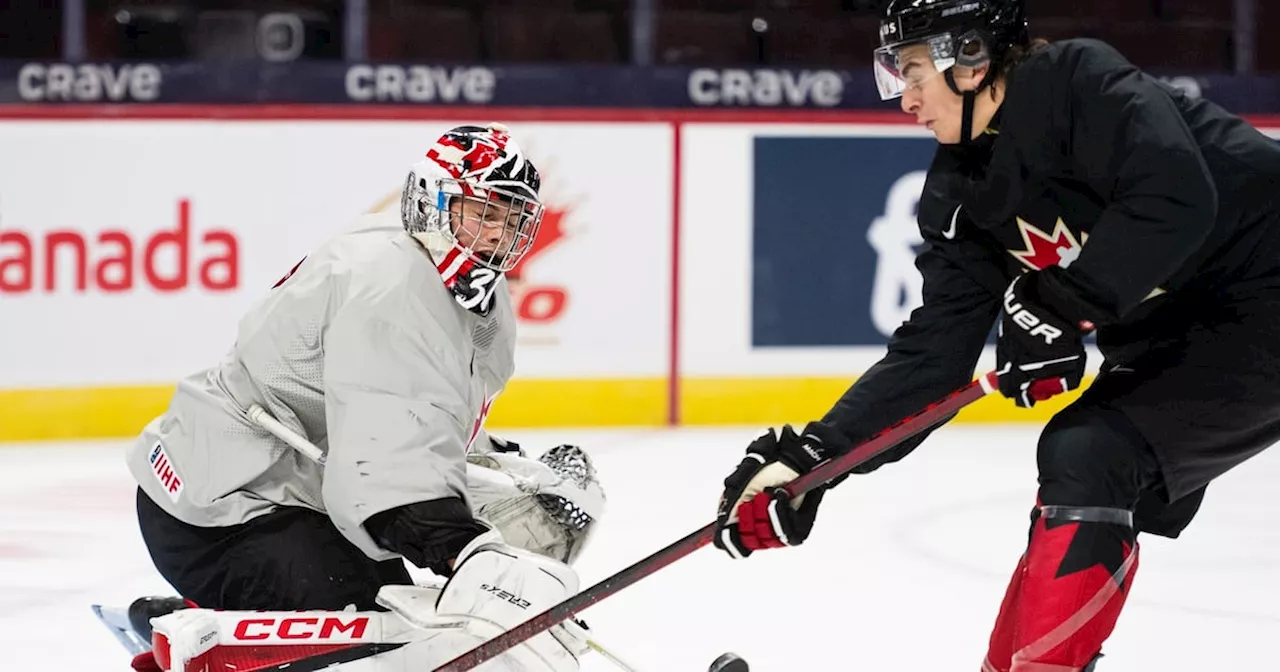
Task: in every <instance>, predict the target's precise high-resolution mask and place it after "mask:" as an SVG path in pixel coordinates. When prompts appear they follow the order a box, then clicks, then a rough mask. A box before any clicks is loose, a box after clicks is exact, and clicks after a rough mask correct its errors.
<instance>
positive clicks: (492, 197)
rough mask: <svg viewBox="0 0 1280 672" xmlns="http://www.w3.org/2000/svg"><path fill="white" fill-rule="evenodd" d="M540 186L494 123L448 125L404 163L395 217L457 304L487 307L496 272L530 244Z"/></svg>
mask: <svg viewBox="0 0 1280 672" xmlns="http://www.w3.org/2000/svg"><path fill="white" fill-rule="evenodd" d="M540 186H541V179H540V177H539V175H538V170H537V168H535V167H534V166H533V164H532V163H530V162H529V160H528V159H527V158H526V157H525V155H524V152H522V151H521V150H520V147H519V145H517V144H516V142H515V140H513V139H512V138H511V135H510V133H509V132H508V130H507V128H506V127H505V126H503V125H502V124H496V123H494V124H489V125H488V126H483V127H482V126H459V127H457V128H453V129H451V130H449V131H448V132H446V133H445V134H444V135H442V136H441V137H440V139H439V140H437V141H436V143H435V144H434V145H433V146H432V147H431V149H430V150H428V151H427V154H426V157H425V158H424V159H423V160H422V161H419V162H418V163H416V164H414V166H413V168H412V169H411V170H410V172H409V175H408V176H407V177H406V178H405V185H404V190H403V192H402V193H401V197H400V218H401V221H402V222H403V224H404V227H405V230H407V231H408V232H409V233H410V235H412V236H413V237H414V238H416V239H417V240H418V242H420V243H421V244H422V245H423V247H425V248H426V249H427V251H428V252H429V253H430V254H431V258H432V260H433V261H434V262H435V264H436V268H437V270H439V272H440V276H441V278H443V280H444V283H445V286H446V287H448V288H449V289H450V290H451V291H452V292H453V294H454V296H455V297H456V299H457V301H458V303H459V304H460V305H461V306H462V307H464V308H467V309H468V310H472V311H474V312H477V313H479V314H482V315H484V314H487V313H488V312H489V308H490V307H491V306H492V299H493V292H494V290H495V289H496V287H497V285H498V279H499V277H500V276H501V274H503V273H506V272H507V271H510V270H511V269H513V268H515V267H516V264H518V263H520V259H521V257H523V256H524V255H525V254H526V253H528V252H529V250H530V249H531V248H532V247H533V241H534V239H535V238H536V237H537V235H538V227H539V226H540V225H541V223H542V213H543V206H542V203H541V202H540V201H539V200H538V190H539V188H540Z"/></svg>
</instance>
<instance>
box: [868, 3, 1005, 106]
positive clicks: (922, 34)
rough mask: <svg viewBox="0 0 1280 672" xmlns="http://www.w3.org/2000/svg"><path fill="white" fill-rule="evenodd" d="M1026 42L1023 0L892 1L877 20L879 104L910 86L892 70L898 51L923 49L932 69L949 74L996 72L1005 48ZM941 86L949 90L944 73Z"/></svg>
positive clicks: (895, 64) (895, 96) (896, 62)
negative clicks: (956, 70) (983, 68)
mask: <svg viewBox="0 0 1280 672" xmlns="http://www.w3.org/2000/svg"><path fill="white" fill-rule="evenodd" d="M1028 42H1029V37H1028V33H1027V18H1026V7H1025V0H892V1H891V2H890V3H889V5H888V7H887V8H886V9H885V14H884V17H883V18H882V19H881V20H880V47H879V48H878V49H876V51H875V72H876V85H877V86H878V87H879V89H880V97H881V99H882V100H890V99H893V98H897V97H899V96H901V95H902V92H903V91H904V90H905V89H906V88H907V87H908V86H909V85H910V82H908V81H906V80H905V79H904V78H903V76H902V73H901V72H900V70H899V68H898V57H899V53H900V50H901V49H902V48H903V47H907V46H912V45H918V44H924V45H927V46H928V47H929V53H930V56H931V57H932V59H933V62H934V66H935V67H936V68H937V71H938V72H940V73H949V71H950V69H951V67H952V66H954V65H963V66H970V67H974V66H979V65H984V64H990V65H991V66H992V67H993V68H997V67H998V66H999V64H1000V62H1001V60H1002V58H1003V56H1004V55H1005V54H1006V53H1007V52H1008V51H1009V49H1010V48H1011V47H1014V46H1025V45H1027V44H1028ZM947 82H948V84H949V85H950V86H951V88H952V90H955V84H954V81H953V80H952V76H951V75H950V74H948V75H947ZM987 83H989V82H984V88H985V84H987ZM957 93H959V92H958V91H957Z"/></svg>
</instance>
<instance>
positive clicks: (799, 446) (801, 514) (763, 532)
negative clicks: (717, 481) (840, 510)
mask: <svg viewBox="0 0 1280 672" xmlns="http://www.w3.org/2000/svg"><path fill="white" fill-rule="evenodd" d="M845 442H846V439H844V437H843V436H841V435H840V434H839V433H838V432H836V431H835V430H832V429H831V428H829V427H827V426H825V425H822V424H820V423H817V422H811V423H809V424H808V426H806V427H805V429H804V433H803V434H796V432H795V430H794V429H792V428H791V426H790V425H784V426H783V427H782V430H781V431H775V430H774V429H769V430H768V431H766V432H765V433H764V434H761V435H760V436H759V437H758V438H756V440H755V441H753V442H751V445H750V446H748V447H747V454H746V456H745V457H743V458H742V461H741V462H739V463H738V467H737V468H736V469H734V471H733V473H732V474H729V477H728V478H726V479H725V480H724V493H723V494H722V495H721V496H720V506H719V507H718V509H717V511H716V529H715V536H714V538H713V540H712V543H714V544H715V546H716V548H719V549H721V550H723V551H724V552H726V553H728V554H729V556H730V557H733V558H745V557H747V556H749V555H751V553H752V552H753V551H758V550H760V549H763V548H779V547H782V546H799V545H800V544H802V543H804V541H805V539H808V538H809V533H810V532H811V531H812V530H813V523H814V520H815V519H816V518H817V515H818V505H819V504H821V503H822V496H823V494H825V492H826V486H823V487H820V488H818V489H816V490H811V491H810V492H808V493H807V494H804V495H801V496H799V497H796V498H795V499H793V500H790V501H788V497H787V494H786V491H785V490H783V489H782V488H783V486H785V485H786V484H787V483H789V482H791V481H792V480H794V479H796V478H797V477H799V476H800V475H801V474H804V473H807V472H809V471H810V470H812V469H813V468H814V467H816V466H817V465H819V464H821V463H822V462H825V461H826V460H828V459H830V458H831V457H834V456H835V455H837V454H839V453H840V452H843V450H844V445H845Z"/></svg>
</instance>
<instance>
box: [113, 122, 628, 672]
mask: <svg viewBox="0 0 1280 672" xmlns="http://www.w3.org/2000/svg"><path fill="white" fill-rule="evenodd" d="M316 168H317V169H320V170H322V169H323V167H322V166H318V167H316ZM540 184H541V178H540V176H539V173H538V171H537V169H536V168H535V167H534V165H533V164H532V162H530V161H529V159H528V157H527V156H526V155H525V154H524V152H523V151H522V150H521V148H520V147H519V145H518V144H517V143H516V141H515V140H514V138H513V137H512V135H511V133H510V131H509V130H508V129H507V128H506V127H505V126H503V125H501V124H489V125H486V126H472V125H465V126H458V127H456V128H453V129H450V130H448V131H446V132H445V133H444V134H443V135H442V136H440V137H439V138H438V139H437V140H436V141H435V142H434V143H433V144H432V145H431V146H430V147H429V149H428V150H427V152H426V153H425V155H424V156H423V158H422V159H421V160H420V161H418V162H417V163H415V164H414V165H413V166H412V167H411V169H410V170H409V171H408V172H407V175H406V178H405V181H404V188H403V192H402V197H401V208H400V212H398V213H397V212H380V213H374V214H369V215H366V216H365V217H364V218H362V219H361V220H360V222H359V225H358V226H356V227H354V228H353V229H352V230H350V231H347V232H344V233H341V234H339V235H337V236H334V237H332V238H330V239H329V240H328V241H326V242H324V243H323V244H322V245H320V246H319V247H318V248H316V249H315V250H314V251H313V252H312V253H311V254H309V255H308V256H307V257H306V258H305V259H303V260H302V261H301V262H299V263H298V264H297V265H296V266H295V267H294V268H293V269H292V270H291V271H290V272H289V273H288V274H286V275H285V276H284V277H283V278H282V279H281V280H280V281H279V282H277V283H276V284H275V285H274V286H273V287H271V288H270V289H269V290H268V291H266V292H265V295H264V296H263V297H262V298H261V299H260V300H259V301H258V302H257V303H256V304H255V305H254V306H252V307H251V308H250V309H249V311H248V312H247V313H246V315H245V316H244V317H243V318H242V319H241V321H240V323H239V327H238V331H237V336H236V340H235V342H234V344H233V345H232V347H231V348H230V350H229V351H228V352H227V354H226V355H225V356H224V357H223V358H222V359H221V361H219V362H217V363H216V364H214V365H213V366H211V367H209V368H207V369H204V370H201V371H197V372H195V373H193V374H191V375H189V376H187V377H186V378H184V379H183V380H181V381H179V383H178V386H177V390H176V391H175V393H174V395H173V397H172V399H171V401H170V403H169V406H168V408H167V409H166V410H165V412H164V413H163V414H162V415H160V416H159V417H157V418H156V419H155V420H153V421H152V422H150V423H149V424H148V425H147V427H146V428H145V429H144V430H143V431H142V433H141V434H140V436H139V437H138V439H137V440H136V441H135V442H134V444H133V446H132V447H131V448H130V450H129V451H128V453H127V458H126V459H127V463H128V466H129V469H130V472H131V473H132V474H133V477H134V478H135V480H136V481H137V483H138V491H137V495H136V498H137V511H138V525H139V531H140V533H141V536H142V539H143V541H144V542H145V544H146V546H147V550H148V552H149V553H150V556H151V559H152V561H153V563H154V564H155V567H156V569H157V570H158V571H159V573H160V575H161V576H163V577H164V579H165V580H166V581H167V582H168V583H169V584H170V585H172V586H173V587H174V589H175V590H176V591H177V593H178V594H179V595H180V596H181V599H179V600H177V603H176V604H174V601H173V600H168V601H165V600H153V601H143V602H142V603H140V604H139V603H135V605H134V606H135V608H134V609H132V611H134V612H135V613H134V614H132V615H133V616H135V618H134V619H132V620H130V619H128V618H125V619H123V620H125V621H129V622H128V625H129V626H130V627H129V628H128V629H127V630H126V628H124V627H123V625H124V624H122V623H120V620H121V619H120V618H118V616H119V612H110V611H106V612H100V613H103V614H105V615H104V620H106V621H108V624H109V625H110V624H111V622H112V619H109V618H107V616H113V615H114V616H113V618H114V621H115V624H116V625H117V626H121V627H117V628H115V629H116V631H117V635H118V636H120V637H121V640H122V641H124V642H126V643H130V642H132V644H134V645H135V646H136V648H137V649H147V648H148V647H149V645H150V643H151V642H154V645H155V646H154V651H145V650H140V651H138V653H139V654H140V655H139V657H138V658H137V659H136V660H135V667H140V668H142V669H147V668H150V669H153V670H154V669H156V668H157V667H158V668H159V669H162V670H166V671H167V672H197V671H198V672H205V671H206V670H217V671H219V672H227V671H230V670H236V671H237V672H247V671H249V670H263V669H284V668H285V667H287V669H289V670H290V671H291V672H292V671H296V670H307V669H320V668H326V669H328V668H329V667H330V666H332V665H333V664H335V663H337V664H338V665H339V667H342V666H350V669H352V670H362V671H363V670H378V671H382V670H403V671H405V672H409V671H412V670H429V669H432V668H433V667H435V666H436V665H437V664H439V663H442V662H446V661H448V660H451V659H452V658H454V657H456V656H457V655H458V654H460V653H462V652H464V651H465V650H467V649H469V648H472V647H473V646H474V645H476V644H478V643H480V642H481V641H483V640H485V639H488V638H491V637H492V636H494V635H495V634H497V633H499V632H502V631H504V630H507V629H509V628H511V627H512V626H514V625H516V624H518V623H520V622H523V621H525V620H527V619H528V618H531V617H533V616H535V615H537V614H538V613H540V612H542V611H544V610H546V609H547V608H549V607H551V606H553V605H555V604H556V603H559V602H561V601H562V600H564V599H565V598H567V597H569V596H571V595H573V594H574V593H576V592H577V591H578V579H577V576H576V574H575V573H574V571H573V570H572V569H571V568H570V566H569V563H571V562H572V561H573V559H574V558H575V557H576V555H577V554H578V553H579V552H580V550H581V548H582V547H583V545H584V544H585V543H586V540H587V537H588V535H589V533H590V531H591V528H592V526H593V525H594V524H595V521H596V520H597V519H598V517H599V515H600V512H601V507H602V505H603V492H602V490H601V489H600V487H599V483H598V481H597V479H596V477H595V474H594V468H593V466H592V465H591V462H590V460H589V459H588V458H587V456H586V453H584V452H583V451H582V450H581V449H580V448H577V447H576V446H568V445H564V446H560V447H557V448H554V449H552V450H551V451H549V452H547V453H546V454H544V455H542V456H541V457H539V458H538V459H537V460H533V459H529V458H527V457H525V456H524V455H523V453H522V452H521V451H520V450H519V447H518V446H515V445H514V444H511V443H507V442H503V441H501V440H499V439H496V438H493V437H490V436H489V435H488V433H487V432H486V431H485V430H484V428H483V427H484V421H485V417H486V415H487V413H488V411H489V408H490V406H491V404H492V403H493V401H494V397H495V396H496V395H497V393H498V391H500V390H502V389H503V388H504V387H505V386H506V384H507V382H508V380H509V379H510V377H511V375H512V372H513V370H514V354H515V353H514V351H515V329H516V320H515V315H514V313H513V311H512V307H511V300H510V297H509V295H508V289H507V285H506V277H505V274H506V273H508V272H510V271H511V270H512V269H514V268H515V267H516V265H517V264H518V263H519V262H520V259H521V258H522V257H523V256H524V255H525V254H526V253H527V252H528V251H529V250H530V249H531V248H532V247H533V244H534V240H535V238H536V236H537V234H538V229H539V226H540V223H541V220H542V215H543V210H544V208H543V204H542V202H541V200H540V197H539V189H540ZM406 563H407V564H406ZM409 564H411V565H413V566H416V567H419V568H423V569H426V570H430V572H431V573H433V574H434V575H435V576H436V577H439V578H441V579H447V580H445V581H444V582H443V583H439V584H435V583H433V584H432V585H418V584H417V583H416V582H415V581H414V578H413V577H412V576H411V574H410V572H409V567H408V565H409ZM178 605H184V606H187V607H188V608H183V609H177V610H173V609H172V608H173V607H175V606H178ZM191 605H195V606H194V607H192V606H191ZM167 611H168V612H171V613H165V612H167ZM148 630H150V631H151V632H148ZM136 631H141V632H136ZM134 637H136V639H134ZM583 644H584V640H583V631H582V629H581V628H580V627H578V626H577V625H576V624H574V623H572V622H570V623H564V624H561V625H559V626H557V627H556V628H555V629H554V630H553V631H547V632H544V633H541V634H540V635H539V636H537V637H534V638H532V639H530V640H528V641H527V642H526V643H525V644H523V645H522V646H520V647H519V648H517V649H513V650H512V651H511V652H509V653H507V654H505V655H504V656H502V657H501V658H499V659H495V660H494V661H491V664H490V667H489V668H487V669H508V670H531V671H532V670H538V671H548V672H572V670H575V669H576V666H577V663H576V660H575V657H576V656H577V655H578V654H579V653H580V652H581V651H582V647H583ZM343 669H344V670H345V669H346V668H345V667H343Z"/></svg>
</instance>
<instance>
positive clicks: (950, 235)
mask: <svg viewBox="0 0 1280 672" xmlns="http://www.w3.org/2000/svg"><path fill="white" fill-rule="evenodd" d="M959 218H960V206H958V205H957V206H956V211H955V212H953V213H951V228H949V229H947V230H945V231H943V232H942V237H943V238H946V239H947V240H955V238H956V220H957V219H959Z"/></svg>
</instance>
